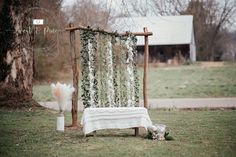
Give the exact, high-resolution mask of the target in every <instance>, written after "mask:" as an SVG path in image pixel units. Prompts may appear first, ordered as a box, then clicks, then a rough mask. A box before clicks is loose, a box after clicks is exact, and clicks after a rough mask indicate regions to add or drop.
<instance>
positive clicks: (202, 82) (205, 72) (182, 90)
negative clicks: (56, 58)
mask: <svg viewBox="0 0 236 157" xmlns="http://www.w3.org/2000/svg"><path fill="white" fill-rule="evenodd" d="M142 75H143V70H142V68H140V69H139V76H140V77H139V78H140V88H141V89H140V98H142ZM235 78H236V63H224V64H223V65H221V66H213V67H212V66H203V65H202V64H195V65H188V66H178V67H158V68H154V67H150V68H149V72H148V87H147V91H148V97H149V99H155V98H197V97H202V98H204V97H235V96H236V79H235ZM60 80H65V79H64V78H60V79H59V80H58V81H60ZM68 82H69V83H71V80H70V79H68ZM33 92H34V98H35V99H36V100H38V101H50V100H52V97H51V90H50V86H49V84H43V85H35V86H34V88H33Z"/></svg>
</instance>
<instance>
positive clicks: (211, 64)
mask: <svg viewBox="0 0 236 157" xmlns="http://www.w3.org/2000/svg"><path fill="white" fill-rule="evenodd" d="M200 65H201V67H206V68H208V67H222V66H224V62H200Z"/></svg>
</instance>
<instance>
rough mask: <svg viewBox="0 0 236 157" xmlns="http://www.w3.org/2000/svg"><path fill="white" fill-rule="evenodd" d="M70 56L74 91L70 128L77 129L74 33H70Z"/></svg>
mask: <svg viewBox="0 0 236 157" xmlns="http://www.w3.org/2000/svg"><path fill="white" fill-rule="evenodd" d="M70 55H71V63H72V71H73V87H74V88H75V91H74V93H73V95H72V109H71V114H72V127H77V110H78V82H79V81H78V78H79V73H78V67H77V59H78V58H77V54H76V52H75V31H74V30H72V31H70Z"/></svg>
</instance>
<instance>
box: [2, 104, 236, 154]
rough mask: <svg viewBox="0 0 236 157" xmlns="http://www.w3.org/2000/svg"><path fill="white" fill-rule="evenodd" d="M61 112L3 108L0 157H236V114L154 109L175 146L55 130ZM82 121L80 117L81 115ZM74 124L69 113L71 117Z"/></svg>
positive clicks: (124, 133) (128, 133) (122, 133)
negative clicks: (166, 127) (86, 135)
mask: <svg viewBox="0 0 236 157" xmlns="http://www.w3.org/2000/svg"><path fill="white" fill-rule="evenodd" d="M57 114H58V113H57V112H55V111H51V110H42V109H36V110H32V111H29V110H26V109H25V110H17V111H12V110H10V111H9V110H7V109H2V108H1V109H0V156H2V157H5V156H6V157H7V156H12V157H14V156H16V157H18V156H22V157H23V156H24V157H28V156H32V157H36V156H37V157H40V156H42V157H56V156H57V157H73V156H75V157H78V156H79V157H85V156H86V157H90V156H91V157H98V156H100V157H121V156H122V157H126V156H127V157H139V156H140V157H156V156H161V157H168V156H169V157H173V156H174V157H176V156H179V157H184V156H186V157H190V156H191V157H205V156H227V157H234V156H236V149H235V148H236V136H235V132H236V116H235V114H236V111H235V110H224V111H222V110H216V111H208V110H202V111H176V110H172V111H164V110H150V111H149V114H150V116H151V119H152V121H153V123H163V124H166V125H167V126H168V130H169V131H170V134H171V135H172V136H173V137H174V138H175V140H174V141H152V140H148V139H145V138H144V137H145V135H146V131H145V130H144V129H141V133H140V137H134V136H133V134H134V131H133V130H131V129H127V130H126V129H124V130H102V131H98V132H97V136H96V137H93V136H90V137H86V138H85V137H84V136H83V133H82V131H81V130H68V129H67V130H66V131H65V133H58V132H56V131H55V126H56V116H57ZM79 117H81V114H80V116H79ZM66 122H67V124H70V113H68V112H67V113H66Z"/></svg>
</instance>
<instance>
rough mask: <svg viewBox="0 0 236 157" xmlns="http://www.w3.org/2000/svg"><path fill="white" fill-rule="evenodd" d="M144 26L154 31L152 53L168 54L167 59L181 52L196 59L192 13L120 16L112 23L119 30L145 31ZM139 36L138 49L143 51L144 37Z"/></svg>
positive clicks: (150, 52)
mask: <svg viewBox="0 0 236 157" xmlns="http://www.w3.org/2000/svg"><path fill="white" fill-rule="evenodd" d="M143 27H147V28H148V31H149V32H152V33H153V36H149V54H150V55H153V56H155V55H156V56H157V58H158V56H159V59H160V58H161V55H163V54H164V55H166V54H167V57H166V58H165V59H164V61H167V59H169V58H171V57H172V58H173V57H174V55H176V54H177V52H178V53H179V52H181V54H182V55H183V56H184V57H185V58H187V59H190V60H191V61H196V45H195V39H194V28H193V16H192V15H181V16H157V17H129V18H118V19H117V20H116V21H115V22H114V24H113V25H112V28H113V30H117V31H118V32H125V31H130V32H143ZM137 38H138V41H137V45H138V51H140V52H141V51H142V50H143V45H144V38H143V37H137ZM151 57H152V56H151ZM160 60H161V59H160Z"/></svg>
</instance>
